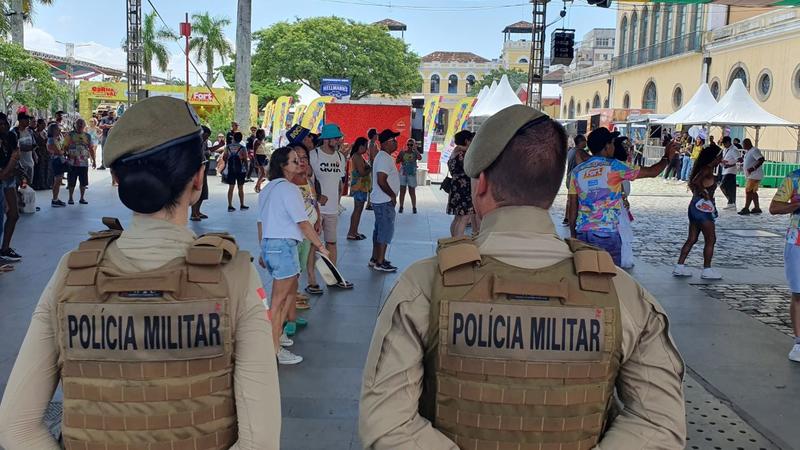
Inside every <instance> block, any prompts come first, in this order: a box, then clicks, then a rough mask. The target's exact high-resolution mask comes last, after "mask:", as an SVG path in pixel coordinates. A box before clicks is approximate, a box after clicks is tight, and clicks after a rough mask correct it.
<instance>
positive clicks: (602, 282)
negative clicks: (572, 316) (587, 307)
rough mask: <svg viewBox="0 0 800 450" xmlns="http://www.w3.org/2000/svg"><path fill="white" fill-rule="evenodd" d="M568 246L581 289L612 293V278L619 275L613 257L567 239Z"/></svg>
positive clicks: (592, 247)
mask: <svg viewBox="0 0 800 450" xmlns="http://www.w3.org/2000/svg"><path fill="white" fill-rule="evenodd" d="M567 245H569V249H570V251H572V261H573V264H574V265H575V273H577V274H578V279H579V281H580V285H581V289H583V290H584V291H592V292H602V293H606V294H607V293H609V292H611V291H612V286H611V278H613V277H615V276H616V275H617V267H616V266H615V265H614V260H613V259H611V255H609V254H608V253H607V252H606V251H604V250H602V249H600V248H598V247H594V246H591V245H588V244H586V243H584V242H581V241H579V240H577V239H567Z"/></svg>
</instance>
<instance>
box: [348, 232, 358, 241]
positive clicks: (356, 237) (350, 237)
mask: <svg viewBox="0 0 800 450" xmlns="http://www.w3.org/2000/svg"><path fill="white" fill-rule="evenodd" d="M347 240H348V241H357V240H358V235H356V236H353V235H351V234H348V235H347Z"/></svg>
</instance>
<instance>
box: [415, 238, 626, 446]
mask: <svg viewBox="0 0 800 450" xmlns="http://www.w3.org/2000/svg"><path fill="white" fill-rule="evenodd" d="M469 246H472V247H473V248H472V250H469V249H467V247H469ZM452 248H457V249H458V251H457V252H455V251H452V250H451V249H452ZM573 252H574V255H575V257H574V258H572V259H567V260H565V261H562V262H561V263H559V264H556V265H554V266H551V267H546V268H542V269H530V270H528V269H523V268H519V267H514V266H510V265H507V264H503V263H501V262H500V261H498V260H496V259H493V258H489V257H482V258H480V260H479V261H477V262H476V261H475V255H476V254H477V247H476V246H475V245H474V244H472V243H471V242H469V241H464V240H459V241H452V242H440V248H439V252H438V253H439V256H440V259H439V262H440V264H441V265H440V266H439V277H437V281H436V284H435V286H434V293H433V296H432V301H431V317H430V326H429V327H430V329H431V330H432V332H431V333H429V340H428V345H427V351H426V355H425V359H424V364H425V379H424V380H423V386H424V387H423V391H424V393H423V401H422V402H421V404H420V412H421V413H422V414H423V416H425V417H427V418H428V419H429V420H431V421H432V422H433V424H434V426H435V427H436V428H437V429H438V430H440V431H441V432H443V433H444V434H445V435H446V436H448V437H450V438H451V440H453V441H454V442H455V443H456V444H457V445H458V446H459V448H462V449H484V448H486V449H494V450H498V449H519V450H522V449H526V450H527V449H541V450H544V449H560V450H563V449H576V450H580V449H590V448H592V447H593V446H594V445H595V444H596V443H597V442H598V441H599V440H600V437H601V436H602V432H603V429H604V426H605V421H606V417H607V414H608V410H609V407H610V403H611V397H612V394H613V390H614V382H615V379H616V375H617V372H618V370H619V364H620V359H621V340H622V329H621V324H620V322H619V319H620V317H619V299H618V298H617V296H616V292H615V291H614V289H613V283H611V277H612V276H614V274H615V273H616V272H615V270H614V266H613V263H611V266H609V265H608V264H607V262H608V261H610V258H609V260H608V261H607V260H606V257H607V256H608V255H607V254H605V253H602V252H600V251H597V250H596V249H594V248H588V247H583V246H581V247H580V248H575V249H573ZM442 255H444V257H442ZM453 255H459V256H460V257H458V258H456V257H454V256H453ZM579 255H580V256H579ZM451 271H458V272H460V273H459V275H458V277H457V281H458V282H457V283H452V282H449V281H452V279H451V280H448V273H450V272H451ZM467 272H469V274H467ZM465 280H471V281H470V282H469V283H464V281H465Z"/></svg>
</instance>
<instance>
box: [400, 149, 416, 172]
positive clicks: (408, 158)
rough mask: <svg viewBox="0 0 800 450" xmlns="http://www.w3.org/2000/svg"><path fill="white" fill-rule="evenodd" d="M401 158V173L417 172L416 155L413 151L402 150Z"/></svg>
mask: <svg viewBox="0 0 800 450" xmlns="http://www.w3.org/2000/svg"><path fill="white" fill-rule="evenodd" d="M401 156H402V159H401V160H400V165H401V168H402V170H403V175H405V176H411V175H416V174H417V155H415V154H414V152H410V151H403V152H401Z"/></svg>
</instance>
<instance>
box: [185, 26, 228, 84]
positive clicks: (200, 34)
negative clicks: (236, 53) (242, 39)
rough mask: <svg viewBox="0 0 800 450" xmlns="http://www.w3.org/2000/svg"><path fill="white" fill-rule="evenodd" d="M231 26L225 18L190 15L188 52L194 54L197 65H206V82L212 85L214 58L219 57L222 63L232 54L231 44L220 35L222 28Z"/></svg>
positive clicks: (223, 35)
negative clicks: (190, 26)
mask: <svg viewBox="0 0 800 450" xmlns="http://www.w3.org/2000/svg"><path fill="white" fill-rule="evenodd" d="M230 24H231V20H230V19H228V18H227V17H211V15H210V14H209V13H208V12H205V13H203V14H192V36H193V37H192V38H190V39H189V50H190V51H193V52H195V60H196V61H197V62H198V63H202V62H205V63H206V82H207V83H208V85H209V86H211V85H212V84H214V56H215V55H219V56H220V59H221V61H222V63H223V64H224V63H225V58H227V57H228V56H230V55H231V54H232V53H233V47H231V43H230V42H229V41H228V39H227V38H226V37H225V34H223V33H222V28H224V27H227V26H228V25H230Z"/></svg>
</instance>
